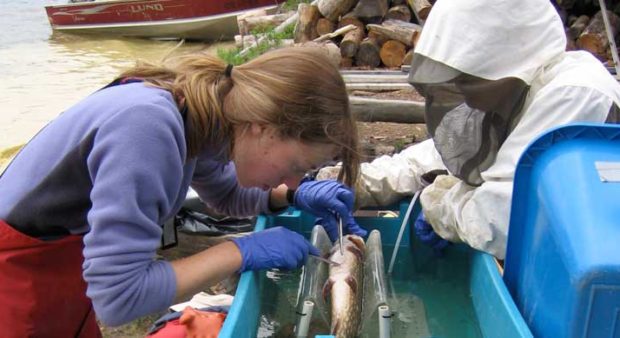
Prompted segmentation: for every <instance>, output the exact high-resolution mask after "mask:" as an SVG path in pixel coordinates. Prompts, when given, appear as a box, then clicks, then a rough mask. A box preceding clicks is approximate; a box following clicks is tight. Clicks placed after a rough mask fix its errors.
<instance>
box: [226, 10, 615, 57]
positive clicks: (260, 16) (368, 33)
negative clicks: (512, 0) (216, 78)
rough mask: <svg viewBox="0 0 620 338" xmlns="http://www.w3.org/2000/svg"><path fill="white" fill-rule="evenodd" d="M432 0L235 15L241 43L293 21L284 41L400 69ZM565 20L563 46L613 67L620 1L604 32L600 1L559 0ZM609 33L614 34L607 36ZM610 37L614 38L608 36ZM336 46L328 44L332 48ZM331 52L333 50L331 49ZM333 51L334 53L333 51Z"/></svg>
mask: <svg viewBox="0 0 620 338" xmlns="http://www.w3.org/2000/svg"><path fill="white" fill-rule="evenodd" d="M434 2H435V1H434V0H315V1H312V2H311V3H302V4H300V5H299V6H298V9H297V10H296V11H290V12H288V13H279V14H267V13H265V12H264V11H263V12H262V13H261V12H260V11H258V12H256V11H255V12H251V13H248V14H246V15H244V16H240V17H239V18H238V23H239V32H240V35H239V36H237V37H236V39H235V40H236V44H237V46H238V47H240V48H247V47H248V46H252V45H256V43H257V37H256V36H254V35H252V34H251V32H252V31H253V30H254V29H256V28H257V27H263V28H264V27H276V31H278V29H279V31H283V30H284V29H285V26H287V25H294V39H293V40H292V41H284V42H283V43H284V44H285V45H290V44H293V43H295V44H303V43H306V42H310V41H314V42H321V43H323V44H326V43H327V44H332V43H333V44H334V45H335V46H336V47H337V48H338V49H339V50H340V57H339V58H338V57H337V56H335V59H334V62H337V63H338V64H339V65H340V67H341V68H343V69H347V68H357V69H374V68H377V67H385V68H399V67H401V66H402V65H409V64H411V59H412V57H413V47H414V46H415V44H416V41H417V39H418V38H419V35H420V33H421V31H422V25H423V23H424V20H425V19H426V18H427V17H428V15H429V13H430V11H431V9H432V4H433V3H434ZM555 3H556V4H557V5H556V8H557V10H558V12H559V14H560V16H561V18H562V20H563V22H564V25H565V31H566V37H567V45H566V49H567V50H578V49H579V50H585V51H588V52H590V53H591V54H592V55H594V56H595V57H596V58H598V59H599V60H600V61H601V62H603V63H605V64H606V65H608V66H613V65H614V62H613V58H612V56H613V55H612V51H611V49H612V48H615V47H616V46H617V45H618V43H616V41H615V40H616V39H618V38H620V4H618V3H617V1H607V3H609V5H608V6H607V9H608V10H607V18H608V22H609V29H608V31H606V29H605V25H604V20H603V16H602V11H601V9H600V3H599V1H598V0H557V1H555ZM611 37H613V38H611ZM610 38H611V39H612V41H610ZM333 49H334V47H333V46H331V47H329V50H333ZM332 54H333V53H332ZM332 56H333V55H332Z"/></svg>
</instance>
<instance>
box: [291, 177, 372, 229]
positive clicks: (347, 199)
mask: <svg viewBox="0 0 620 338" xmlns="http://www.w3.org/2000/svg"><path fill="white" fill-rule="evenodd" d="M354 199H355V194H354V193H353V191H351V189H349V188H347V187H346V186H345V185H344V184H342V183H340V182H338V181H335V180H323V181H306V182H302V184H300V185H299V188H297V191H296V192H295V199H294V205H295V206H296V207H297V208H299V209H301V210H303V211H307V212H309V213H311V214H313V215H315V216H317V217H319V219H318V220H317V223H318V224H321V225H322V226H323V227H324V228H325V231H326V232H327V235H328V236H329V238H330V239H331V240H332V241H335V240H336V239H338V221H337V218H336V215H338V216H340V217H341V218H342V231H343V233H344V234H354V235H358V236H361V237H365V236H366V235H367V234H368V231H366V230H364V229H363V228H361V227H360V226H359V225H358V224H357V222H355V219H354V218H353V213H352V211H353V200H354Z"/></svg>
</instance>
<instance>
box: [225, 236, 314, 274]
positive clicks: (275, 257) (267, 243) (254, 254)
mask: <svg viewBox="0 0 620 338" xmlns="http://www.w3.org/2000/svg"><path fill="white" fill-rule="evenodd" d="M232 241H233V242H234V243H235V244H236V245H237V247H238V248H239V251H241V257H242V263H241V268H240V269H239V272H244V271H248V270H264V269H273V268H280V269H286V270H292V269H295V268H299V267H301V266H302V265H303V264H304V262H305V261H306V259H307V258H308V254H311V255H315V256H320V252H319V250H318V249H317V248H315V247H314V246H313V245H312V244H310V242H308V241H307V240H306V239H305V238H304V237H303V236H302V235H300V234H298V233H296V232H294V231H291V230H288V229H286V228H283V227H275V228H270V229H267V230H265V231H259V232H255V233H252V234H250V235H248V236H243V237H238V238H234V239H233V240H232Z"/></svg>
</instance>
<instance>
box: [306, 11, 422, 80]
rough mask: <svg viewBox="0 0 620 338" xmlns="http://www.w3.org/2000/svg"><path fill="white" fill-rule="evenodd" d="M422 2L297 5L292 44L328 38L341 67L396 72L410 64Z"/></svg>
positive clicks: (419, 28)
mask: <svg viewBox="0 0 620 338" xmlns="http://www.w3.org/2000/svg"><path fill="white" fill-rule="evenodd" d="M430 8H431V4H430V3H429V2H428V1H427V0H408V1H407V2H406V1H405V0H318V1H316V2H314V3H313V4H301V5H300V6H299V10H298V14H299V21H298V22H297V26H296V27H295V42H296V43H303V42H306V41H312V40H316V39H318V40H322V41H325V40H326V39H322V37H324V36H327V37H329V39H328V40H329V41H331V42H333V43H335V44H336V45H337V46H338V47H339V49H340V55H341V59H340V66H341V67H342V68H350V67H355V68H363V69H373V68H376V67H381V66H383V67H387V68H398V67H400V66H402V65H403V64H409V63H410V62H411V53H412V49H413V46H414V44H415V42H416V40H417V38H418V36H419V34H420V32H421V30H422V27H421V26H420V25H419V24H418V23H419V22H420V21H419V20H424V19H425V18H426V16H428V11H429V10H430Z"/></svg>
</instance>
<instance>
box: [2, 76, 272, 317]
mask: <svg viewBox="0 0 620 338" xmlns="http://www.w3.org/2000/svg"><path fill="white" fill-rule="evenodd" d="M219 150H220V149H219V148H218V147H211V148H210V149H205V150H204V151H203V153H202V154H201V155H200V156H198V158H193V159H190V160H186V151H187V150H186V145H185V133H184V126H183V119H182V117H181V114H180V113H179V110H178V108H177V106H176V104H175V102H174V99H173V97H172V95H170V93H168V92H167V91H164V90H161V89H155V88H150V87H147V86H145V85H144V84H142V83H131V84H125V85H119V86H115V87H110V88H107V89H104V90H100V91H97V92H95V93H94V94H92V95H90V96H88V97H87V98H86V99H84V100H82V101H81V102H79V103H78V104H76V105H75V106H73V107H72V108H70V109H69V110H67V111H66V112H64V113H63V114H61V115H60V116H59V117H58V118H56V119H55V120H54V121H52V122H51V123H50V124H49V125H48V126H46V127H45V128H44V129H43V130H42V131H41V132H40V133H39V134H37V135H36V136H35V137H34V138H33V139H32V140H31V141H30V142H29V143H28V144H27V145H26V146H25V147H24V149H22V151H21V152H20V153H19V154H18V155H17V156H16V158H15V159H14V160H13V162H12V163H11V164H10V165H9V167H8V168H7V169H6V171H5V173H4V174H3V175H2V176H1V177H0V191H1V192H2V193H1V194H0V219H4V220H6V221H7V223H9V224H11V225H12V226H13V227H15V228H16V229H17V230H19V231H21V232H23V233H25V234H28V235H30V236H32V237H37V238H41V239H46V240H53V239H54V238H58V237H59V236H64V235H66V234H69V233H71V234H84V235H85V236H84V244H85V247H84V265H83V271H84V272H83V273H84V279H85V280H86V282H87V283H88V289H87V295H88V296H89V297H90V298H91V299H92V301H93V304H94V307H95V311H96V313H97V316H98V318H99V319H100V320H101V321H103V322H104V323H105V324H107V325H120V324H123V323H125V322H128V321H131V320H133V319H135V318H137V317H140V316H143V315H146V314H149V313H152V312H155V311H161V310H164V309H166V308H167V307H168V306H169V305H170V304H171V303H172V301H173V299H174V296H175V292H176V279H175V275H174V272H173V270H172V267H171V265H170V263H168V262H166V261H161V260H156V259H155V254H156V250H157V249H158V247H159V245H160V241H161V234H162V228H161V226H160V225H161V224H163V223H164V222H165V221H166V220H167V219H169V218H170V217H172V216H173V215H175V214H176V213H177V211H178V210H179V209H180V206H181V204H182V202H183V200H184V199H185V196H186V193H187V190H188V188H189V186H190V184H191V185H192V187H193V188H194V189H195V190H196V191H197V192H198V194H199V195H200V197H201V199H202V200H203V201H205V202H206V203H207V204H209V205H210V206H211V207H213V208H215V209H217V210H218V211H220V212H222V213H226V214H230V215H235V216H248V215H255V214H257V213H260V212H268V194H267V192H264V191H262V190H260V189H256V188H253V189H246V188H242V187H240V186H239V185H238V183H237V180H236V174H235V169H234V165H233V164H232V163H229V162H227V161H226V160H224V159H223V158H221V157H218V156H217V155H216V154H218V153H219Z"/></svg>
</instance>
